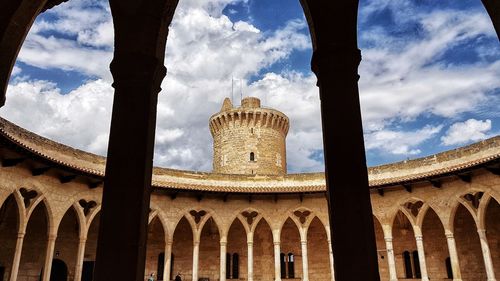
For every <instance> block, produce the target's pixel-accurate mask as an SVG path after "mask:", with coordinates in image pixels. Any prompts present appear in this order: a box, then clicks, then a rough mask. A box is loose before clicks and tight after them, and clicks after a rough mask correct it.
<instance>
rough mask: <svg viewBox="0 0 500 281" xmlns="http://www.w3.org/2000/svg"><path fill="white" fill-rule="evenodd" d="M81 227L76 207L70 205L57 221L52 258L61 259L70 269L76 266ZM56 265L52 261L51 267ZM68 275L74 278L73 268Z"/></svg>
mask: <svg viewBox="0 0 500 281" xmlns="http://www.w3.org/2000/svg"><path fill="white" fill-rule="evenodd" d="M81 228H82V226H81V225H80V222H79V219H78V212H77V210H76V208H75V207H74V206H73V205H71V206H70V207H69V208H68V209H67V210H66V212H65V213H64V215H63V217H62V218H61V220H60V221H59V223H58V227H57V238H56V242H55V247H54V253H55V255H54V258H57V259H59V260H61V261H62V262H64V264H66V266H67V267H69V268H71V269H73V268H75V267H76V262H77V258H78V245H79V240H80V239H79V237H80V233H81ZM56 266H57V265H56V264H54V263H53V264H52V269H54V268H55V267H56ZM51 272H53V271H51ZM68 277H69V278H74V270H71V271H70V275H69V276H68Z"/></svg>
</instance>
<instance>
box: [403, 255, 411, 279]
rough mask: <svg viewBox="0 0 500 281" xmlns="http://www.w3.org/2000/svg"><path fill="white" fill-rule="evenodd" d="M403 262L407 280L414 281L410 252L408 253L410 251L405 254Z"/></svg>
mask: <svg viewBox="0 0 500 281" xmlns="http://www.w3.org/2000/svg"><path fill="white" fill-rule="evenodd" d="M403 260H404V263H405V277H406V278H407V279H412V278H413V269H412V267H411V258H410V252H408V251H404V252H403Z"/></svg>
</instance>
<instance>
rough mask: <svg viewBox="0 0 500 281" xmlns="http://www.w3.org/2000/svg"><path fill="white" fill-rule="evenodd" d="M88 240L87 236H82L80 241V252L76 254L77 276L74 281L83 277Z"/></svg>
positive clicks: (78, 280)
mask: <svg viewBox="0 0 500 281" xmlns="http://www.w3.org/2000/svg"><path fill="white" fill-rule="evenodd" d="M86 242H87V237H83V238H80V243H78V252H77V254H76V266H75V278H74V279H73V280H74V281H80V280H81V279H82V270H83V258H84V256H85V243H86Z"/></svg>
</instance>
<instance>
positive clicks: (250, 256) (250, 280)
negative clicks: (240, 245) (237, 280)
mask: <svg viewBox="0 0 500 281" xmlns="http://www.w3.org/2000/svg"><path fill="white" fill-rule="evenodd" d="M247 246H248V276H247V280H248V281H253V233H249V234H247Z"/></svg>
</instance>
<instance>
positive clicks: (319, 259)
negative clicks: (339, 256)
mask: <svg viewBox="0 0 500 281" xmlns="http://www.w3.org/2000/svg"><path fill="white" fill-rule="evenodd" d="M307 252H308V261H309V263H308V265H309V280H319V281H329V280H332V274H331V270H330V250H329V248H328V237H327V235H326V229H325V226H324V225H323V223H322V222H321V221H320V220H319V219H318V217H315V218H314V219H313V220H312V221H311V224H310V225H309V229H308V231H307Z"/></svg>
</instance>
